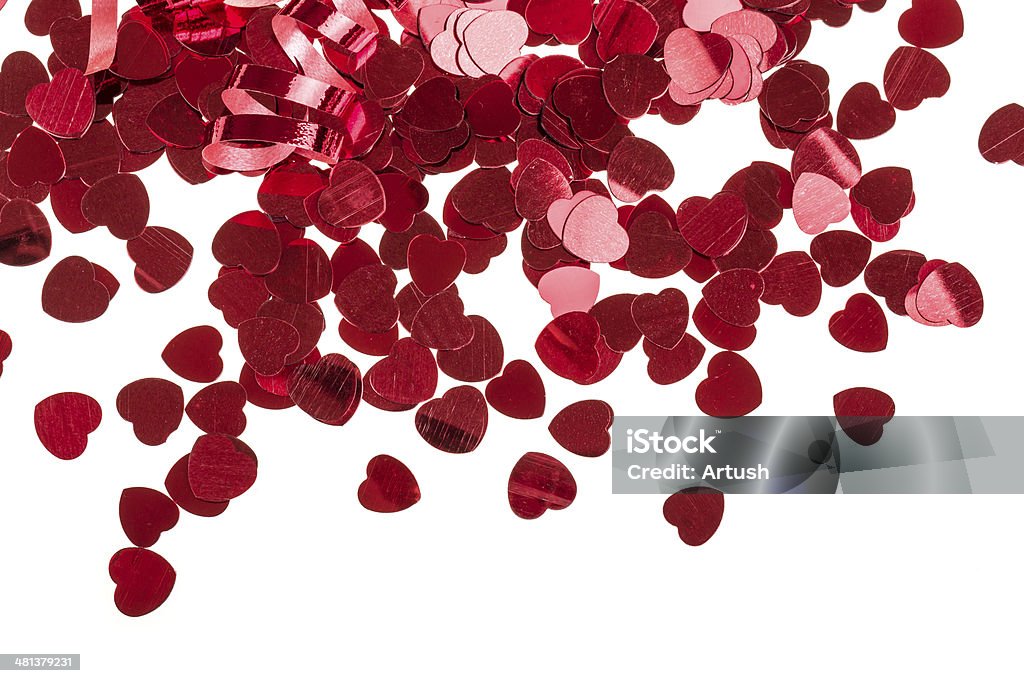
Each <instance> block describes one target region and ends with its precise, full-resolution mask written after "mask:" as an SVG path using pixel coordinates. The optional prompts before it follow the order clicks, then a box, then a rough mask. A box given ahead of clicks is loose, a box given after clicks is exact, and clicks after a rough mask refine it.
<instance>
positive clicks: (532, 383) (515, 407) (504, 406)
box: [484, 360, 545, 420]
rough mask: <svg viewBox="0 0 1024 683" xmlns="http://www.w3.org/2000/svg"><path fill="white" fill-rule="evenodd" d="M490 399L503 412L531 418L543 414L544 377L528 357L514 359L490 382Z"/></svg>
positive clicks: (521, 417)
mask: <svg viewBox="0 0 1024 683" xmlns="http://www.w3.org/2000/svg"><path fill="white" fill-rule="evenodd" d="M484 395H485V396H486V397H487V402H488V403H490V404H491V407H492V408H494V409H495V410H497V411H498V412H499V413H501V414H502V415H508V416H509V417H514V418H517V419H520V420H532V419H534V418H538V417H540V416H542V415H543V414H544V404H545V393H544V381H543V380H542V379H541V378H540V374H539V373H538V372H537V370H536V369H535V368H534V367H533V366H532V365H530V364H529V363H528V362H527V361H525V360H514V361H512V362H510V363H509V364H508V365H506V366H505V371H504V372H503V373H501V375H500V376H498V377H495V378H494V379H492V380H491V381H490V382H488V383H487V388H486V389H485V390H484Z"/></svg>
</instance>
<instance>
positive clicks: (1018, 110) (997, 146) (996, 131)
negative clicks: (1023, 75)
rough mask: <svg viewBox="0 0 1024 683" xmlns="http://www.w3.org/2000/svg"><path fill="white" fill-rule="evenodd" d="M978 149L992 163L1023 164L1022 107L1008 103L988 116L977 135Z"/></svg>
mask: <svg viewBox="0 0 1024 683" xmlns="http://www.w3.org/2000/svg"><path fill="white" fill-rule="evenodd" d="M978 150H979V151H980V152H981V156H982V157H984V158H985V161H990V162H992V163H993V164H1002V163H1005V162H1007V161H1013V162H1014V163H1017V164H1021V165H1024V107H1022V106H1020V105H1019V104H1008V105H1006V106H1005V107H1002V108H1000V109H998V110H996V111H995V112H994V113H993V114H992V115H991V116H989V117H988V120H986V121H985V124H984V125H983V126H982V128H981V134H980V135H979V136H978Z"/></svg>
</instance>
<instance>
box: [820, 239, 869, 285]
mask: <svg viewBox="0 0 1024 683" xmlns="http://www.w3.org/2000/svg"><path fill="white" fill-rule="evenodd" d="M811 258H813V259H814V260H815V261H816V262H817V264H818V266H819V267H820V268H821V279H822V281H823V282H824V283H825V284H826V285H828V286H829V287H845V286H846V285H848V284H850V283H851V282H853V281H854V280H856V279H857V277H858V276H860V274H861V273H863V272H864V269H865V268H866V267H867V265H868V261H869V260H870V259H871V240H869V239H867V238H866V237H864V236H862V235H858V234H857V233H855V232H850V231H848V230H831V231H829V232H823V233H821V234H820V235H818V236H816V237H815V238H814V239H813V240H811Z"/></svg>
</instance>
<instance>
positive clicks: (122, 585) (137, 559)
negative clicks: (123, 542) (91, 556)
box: [108, 548, 175, 617]
mask: <svg viewBox="0 0 1024 683" xmlns="http://www.w3.org/2000/svg"><path fill="white" fill-rule="evenodd" d="M108 571H109V573H110V578H111V580H113V582H114V583H115V584H117V588H116V589H114V605H116V606H117V609H118V610H120V611H121V613H122V614H124V615H126V616H129V617H141V616H142V615H144V614H149V613H150V612H152V611H153V610H155V609H156V608H157V607H159V606H160V605H162V604H164V601H165V600H167V596H169V595H170V594H171V589H172V588H174V579H175V574H174V567H172V566H171V565H170V564H169V563H168V562H167V560H165V559H164V558H163V557H161V556H160V555H157V554H156V553H154V552H153V551H152V550H147V549H145V548H124V549H122V550H118V551H117V552H116V553H114V556H113V557H111V558H110V566H109V567H108Z"/></svg>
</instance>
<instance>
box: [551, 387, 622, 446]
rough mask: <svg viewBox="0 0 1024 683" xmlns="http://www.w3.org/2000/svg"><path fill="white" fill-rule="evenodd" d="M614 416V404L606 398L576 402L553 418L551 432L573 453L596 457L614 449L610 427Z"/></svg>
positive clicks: (561, 444)
mask: <svg viewBox="0 0 1024 683" xmlns="http://www.w3.org/2000/svg"><path fill="white" fill-rule="evenodd" d="M614 418H615V414H614V413H613V412H612V407H611V406H610V405H608V404H607V403H605V402H604V401H597V400H586V401H577V402H576V403H572V404H570V405H567V406H566V407H565V408H562V410H560V411H559V412H558V414H557V415H555V416H554V417H553V418H552V419H551V423H550V424H549V425H548V432H550V433H551V436H552V437H553V438H554V439H555V441H557V442H558V444H559V445H560V446H561V447H562V448H564V449H565V450H567V451H569V452H570V453H575V454H576V455H582V456H583V457H586V458H596V457H598V456H601V455H604V454H605V453H607V452H608V449H609V448H611V443H612V441H611V434H610V433H609V429H611V426H612V420H613V419H614Z"/></svg>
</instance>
